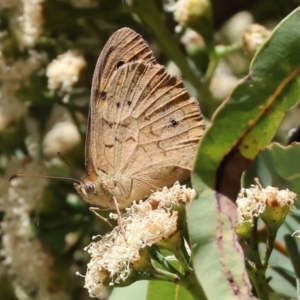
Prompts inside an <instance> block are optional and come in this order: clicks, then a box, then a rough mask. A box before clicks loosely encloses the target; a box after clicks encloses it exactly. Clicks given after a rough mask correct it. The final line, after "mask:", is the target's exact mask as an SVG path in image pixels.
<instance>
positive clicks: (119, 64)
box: [117, 60, 125, 69]
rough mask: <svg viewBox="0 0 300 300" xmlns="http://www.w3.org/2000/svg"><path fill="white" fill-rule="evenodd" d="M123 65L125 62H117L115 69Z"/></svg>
mask: <svg viewBox="0 0 300 300" xmlns="http://www.w3.org/2000/svg"><path fill="white" fill-rule="evenodd" d="M124 64H125V61H123V60H119V61H118V62H117V69H119V68H120V67H121V66H123V65H124Z"/></svg>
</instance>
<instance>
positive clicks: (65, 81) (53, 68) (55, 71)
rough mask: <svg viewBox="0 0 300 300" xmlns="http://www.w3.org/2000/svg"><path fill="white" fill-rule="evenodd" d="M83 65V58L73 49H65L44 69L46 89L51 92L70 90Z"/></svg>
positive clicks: (84, 64)
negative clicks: (65, 50) (64, 51)
mask: <svg viewBox="0 0 300 300" xmlns="http://www.w3.org/2000/svg"><path fill="white" fill-rule="evenodd" d="M85 66H86V62H85V60H84V58H83V57H82V56H81V55H79V54H78V53H76V52H75V51H67V52H66V53H64V54H61V55H59V56H58V57H57V58H56V59H54V60H53V61H52V62H51V63H50V64H49V65H48V67H47V70H46V75H47V77H48V89H49V90H50V91H52V92H54V91H61V92H70V91H71V89H72V87H73V85H74V84H75V83H76V82H77V81H78V78H79V74H80V72H81V71H82V69H83V68H84V67H85Z"/></svg>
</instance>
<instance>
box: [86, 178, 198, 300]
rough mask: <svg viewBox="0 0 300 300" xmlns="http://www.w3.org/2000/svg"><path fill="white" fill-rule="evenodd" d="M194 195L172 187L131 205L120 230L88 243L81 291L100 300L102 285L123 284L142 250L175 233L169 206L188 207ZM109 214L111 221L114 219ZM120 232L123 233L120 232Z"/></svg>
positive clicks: (102, 292)
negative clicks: (88, 260) (83, 283)
mask: <svg viewBox="0 0 300 300" xmlns="http://www.w3.org/2000/svg"><path fill="white" fill-rule="evenodd" d="M194 196H195V191H194V190H193V189H190V188H186V187H185V186H180V185H179V183H175V184H174V186H173V187H172V188H170V189H168V188H166V187H165V188H163V190H162V191H159V192H155V193H153V194H152V195H151V196H150V197H149V198H148V199H147V200H146V201H144V202H143V201H140V202H139V203H136V202H134V203H133V204H132V206H131V207H130V208H127V209H126V214H125V215H124V216H122V227H123V228H121V227H120V225H119V226H117V227H116V228H114V229H113V231H112V232H110V233H109V234H107V235H105V236H104V237H103V238H102V239H101V240H100V241H97V242H92V243H91V244H90V245H89V246H88V247H87V248H86V249H85V250H86V251H88V253H89V254H90V255H91V261H90V262H89V264H88V269H87V273H86V276H85V288H87V289H88V291H89V294H90V296H91V297H98V298H100V299H101V298H103V297H104V295H105V286H104V284H103V282H104V281H105V280H106V279H107V277H110V278H111V284H114V283H120V282H121V281H125V280H126V278H128V276H129V275H130V272H131V270H132V266H133V264H134V263H135V262H137V261H138V260H139V259H140V251H141V250H142V249H143V248H145V247H146V246H151V245H152V244H155V243H158V242H159V241H161V240H166V239H168V238H169V237H171V236H172V235H174V234H175V233H176V231H177V211H171V207H172V204H176V203H189V202H190V201H191V200H192V199H193V198H194ZM116 217H118V216H117V215H115V214H113V215H112V216H111V218H116ZM122 229H123V230H122Z"/></svg>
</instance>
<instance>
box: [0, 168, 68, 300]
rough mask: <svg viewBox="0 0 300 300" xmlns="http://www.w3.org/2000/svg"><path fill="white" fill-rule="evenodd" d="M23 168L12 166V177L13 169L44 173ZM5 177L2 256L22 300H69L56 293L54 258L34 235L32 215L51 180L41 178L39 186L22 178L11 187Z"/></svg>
mask: <svg viewBox="0 0 300 300" xmlns="http://www.w3.org/2000/svg"><path fill="white" fill-rule="evenodd" d="M22 164H23V167H21V168H20V162H12V163H11V164H10V170H9V171H8V173H9V172H11V171H12V169H14V171H16V170H17V171H19V172H24V173H25V172H26V173H36V174H41V173H42V171H43V168H42V167H41V166H40V165H38V164H37V163H36V162H29V163H28V162H27V163H26V162H22ZM5 177H6V176H5ZM5 177H4V178H0V188H1V197H0V210H1V211H3V212H4V217H3V221H2V222H1V223H0V226H1V235H2V245H3V249H2V250H1V256H2V257H3V258H4V259H3V265H4V266H5V267H6V268H7V272H8V274H9V275H10V276H11V278H12V284H13V286H14V289H15V292H16V295H17V297H18V299H20V300H29V299H31V300H33V299H36V300H38V299H47V300H60V299H61V300H65V299H66V300H67V299H69V298H68V296H67V295H66V294H65V293H64V292H63V291H61V290H59V289H57V290H55V289H53V285H52V281H51V280H52V270H51V268H52V265H53V258H52V256H51V255H50V254H49V253H47V252H46V251H45V249H44V246H43V244H42V243H41V242H40V241H39V239H37V238H36V237H35V236H34V234H33V231H32V224H31V219H30V214H31V212H32V211H33V210H34V209H35V208H36V206H37V205H38V203H39V202H40V200H41V197H42V194H43V191H44V189H45V186H46V184H47V181H48V180H47V179H43V178H40V179H39V182H38V184H37V182H36V180H34V179H32V178H18V179H14V180H12V181H11V182H10V183H9V182H7V178H5ZM50 287H51V288H50Z"/></svg>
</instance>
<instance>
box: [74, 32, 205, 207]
mask: <svg viewBox="0 0 300 300" xmlns="http://www.w3.org/2000/svg"><path fill="white" fill-rule="evenodd" d="M203 130H204V124H203V120H202V116H201V112H200V109H199V106H198V102H197V100H196V99H194V98H192V97H190V96H189V94H188V93H187V91H186V90H185V89H184V87H183V84H182V81H181V80H180V79H178V78H176V77H174V76H171V75H169V74H168V73H167V72H166V71H165V69H164V67H163V66H160V65H159V64H157V62H156V60H155V58H154V55H153V53H152V51H151V50H150V49H149V47H148V45H147V43H146V42H145V41H144V40H143V38H142V37H141V36H140V35H139V34H137V33H136V32H134V31H133V30H131V29H129V28H123V29H120V30H118V31H116V32H115V33H114V34H113V35H112V36H111V37H110V39H109V40H108V42H107V43H106V45H105V46H104V48H103V50H102V52H101V55H100V57H99V59H98V62H97V65H96V69H95V72H94V77H93V83H92V91H91V101H90V110H89V121H88V128H87V138H86V159H85V161H86V171H87V173H88V176H87V178H86V179H85V180H84V182H83V184H81V185H76V189H77V190H78V192H79V193H80V194H81V195H82V196H83V198H84V199H85V200H86V201H88V202H91V203H93V204H96V205H99V206H102V207H106V208H115V204H114V201H113V200H112V198H113V197H116V199H117V201H118V203H119V205H120V208H123V207H126V206H128V205H129V204H130V203H131V202H132V201H133V200H139V199H142V198H144V197H145V196H146V195H149V194H150V192H151V190H155V189H157V188H161V187H163V186H170V185H172V184H173V183H174V182H175V181H176V180H179V181H181V180H184V179H186V178H188V177H189V176H190V171H191V169H192V166H193V161H194V156H195V153H196V149H197V144H198V142H199V139H200V138H201V136H202V134H203Z"/></svg>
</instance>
